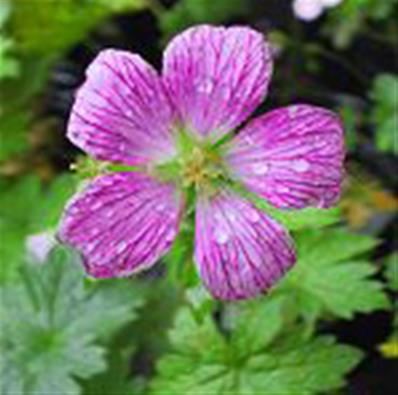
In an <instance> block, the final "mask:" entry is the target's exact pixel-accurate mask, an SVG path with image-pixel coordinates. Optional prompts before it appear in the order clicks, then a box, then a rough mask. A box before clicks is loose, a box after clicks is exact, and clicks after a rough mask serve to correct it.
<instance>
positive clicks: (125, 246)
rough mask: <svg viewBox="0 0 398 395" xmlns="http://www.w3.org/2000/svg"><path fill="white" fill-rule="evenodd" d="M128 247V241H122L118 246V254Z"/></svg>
mask: <svg viewBox="0 0 398 395" xmlns="http://www.w3.org/2000/svg"><path fill="white" fill-rule="evenodd" d="M126 248H127V243H126V242H125V241H121V242H120V243H119V244H118V245H117V246H116V254H120V253H122V252H123V251H124V250H125V249H126Z"/></svg>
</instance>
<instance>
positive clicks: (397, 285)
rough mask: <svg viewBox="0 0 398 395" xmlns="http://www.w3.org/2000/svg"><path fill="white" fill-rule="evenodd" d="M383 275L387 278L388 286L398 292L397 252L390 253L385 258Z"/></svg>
mask: <svg viewBox="0 0 398 395" xmlns="http://www.w3.org/2000/svg"><path fill="white" fill-rule="evenodd" d="M385 266H386V269H385V272H384V275H385V277H386V279H387V285H388V288H389V289H391V290H392V291H395V292H398V253H393V254H391V255H390V256H389V257H388V259H387V260H386V264H385Z"/></svg>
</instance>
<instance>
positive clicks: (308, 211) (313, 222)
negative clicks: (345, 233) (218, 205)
mask: <svg viewBox="0 0 398 395" xmlns="http://www.w3.org/2000/svg"><path fill="white" fill-rule="evenodd" d="M250 199H251V200H252V201H253V202H254V203H255V205H256V206H257V207H258V208H259V209H260V210H263V211H265V212H266V213H268V214H269V215H270V216H272V217H273V218H274V219H275V220H277V221H278V222H279V223H280V224H282V225H284V226H285V227H286V228H288V229H289V230H293V231H296V230H300V229H305V228H322V227H324V226H328V225H333V224H335V223H337V222H339V221H341V215H340V208H338V207H334V208H330V209H319V208H315V207H309V208H304V209H301V210H280V209H277V208H276V207H273V206H271V205H270V204H269V203H268V202H266V201H265V200H264V199H262V198H259V197H257V196H255V195H253V194H250Z"/></svg>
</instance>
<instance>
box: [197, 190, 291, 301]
mask: <svg viewBox="0 0 398 395" xmlns="http://www.w3.org/2000/svg"><path fill="white" fill-rule="evenodd" d="M295 260H296V258H295V253H294V249H293V242H292V240H291V239H290V237H289V235H288V233H287V232H286V231H285V230H284V229H283V228H282V227H281V226H280V225H279V224H278V223H277V222H276V221H274V220H273V219H272V218H270V217H269V216H268V215H267V214H265V213H264V212H262V211H260V210H258V209H257V208H256V207H255V206H254V205H253V204H251V203H250V202H248V201H246V200H244V199H242V198H240V197H239V196H237V195H234V194H232V193H231V192H227V191H223V192H222V193H220V194H219V195H217V196H216V197H214V198H212V199H207V198H204V197H202V198H200V199H199V201H198V204H197V210H196V229H195V262H196V265H197V267H198V270H199V273H200V276H201V278H202V280H203V282H204V284H205V285H206V287H207V288H208V289H209V291H210V292H211V293H212V294H213V295H214V296H215V297H217V298H220V299H224V300H238V299H245V298H249V297H253V296H256V295H258V294H260V293H262V292H265V291H267V290H268V289H269V288H270V287H271V286H272V285H273V284H275V282H276V281H277V280H278V279H280V278H281V277H282V276H283V274H284V273H285V272H286V270H287V269H289V268H290V267H291V266H292V265H293V264H294V262H295Z"/></svg>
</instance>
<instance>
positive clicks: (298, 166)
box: [290, 159, 310, 173]
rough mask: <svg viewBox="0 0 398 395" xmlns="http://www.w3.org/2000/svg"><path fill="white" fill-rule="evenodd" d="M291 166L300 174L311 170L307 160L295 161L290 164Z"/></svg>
mask: <svg viewBox="0 0 398 395" xmlns="http://www.w3.org/2000/svg"><path fill="white" fill-rule="evenodd" d="M290 166H291V167H292V169H293V170H295V171H297V172H299V173H304V172H306V171H307V170H309V168H310V164H309V162H308V161H306V160H305V159H297V160H294V161H292V162H291V163H290Z"/></svg>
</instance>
